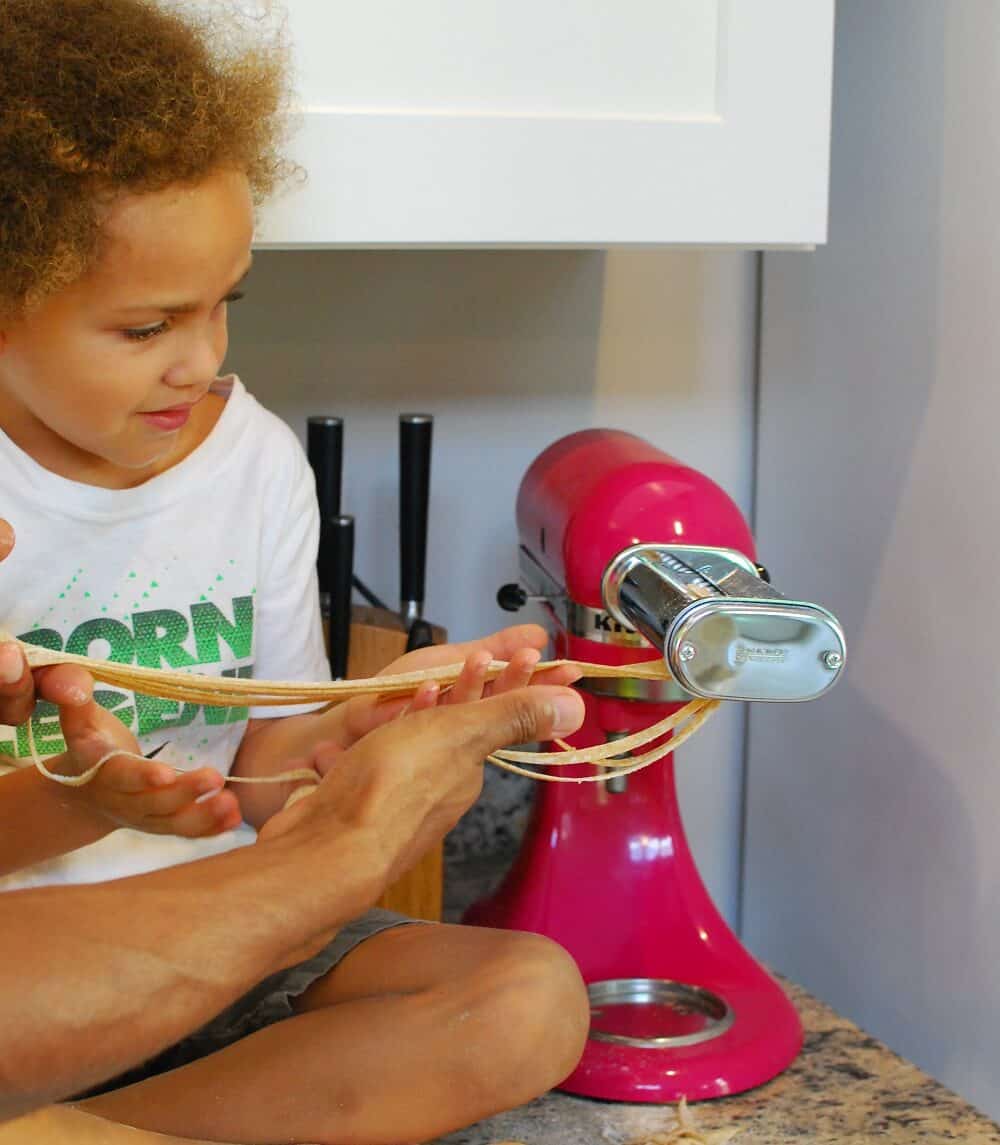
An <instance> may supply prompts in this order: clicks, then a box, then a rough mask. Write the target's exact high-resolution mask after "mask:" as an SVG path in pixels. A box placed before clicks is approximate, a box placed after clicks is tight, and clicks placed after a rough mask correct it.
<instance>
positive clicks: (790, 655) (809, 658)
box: [602, 544, 847, 702]
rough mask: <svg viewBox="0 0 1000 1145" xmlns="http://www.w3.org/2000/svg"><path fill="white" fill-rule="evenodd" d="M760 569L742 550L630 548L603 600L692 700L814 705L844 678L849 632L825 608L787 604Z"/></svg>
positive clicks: (610, 572) (614, 567)
mask: <svg viewBox="0 0 1000 1145" xmlns="http://www.w3.org/2000/svg"><path fill="white" fill-rule="evenodd" d="M762 572H763V570H761V569H759V568H758V566H757V565H755V564H754V563H753V561H751V560H749V559H748V558H747V557H745V556H744V555H743V554H742V553H739V552H737V551H736V550H735V549H715V548H704V547H701V546H696V545H650V544H645V545H633V546H632V547H631V548H628V549H624V550H623V551H622V552H620V553H619V554H618V555H617V556H616V557H615V558H614V559H613V560H612V561H611V563H610V564H609V565H608V567H607V569H606V570H605V572H604V577H603V581H602V595H603V597H604V604H605V607H606V608H607V610H608V612H609V613H610V614H611V615H612V616H613V617H614V619H615V620H616V621H618V623H620V624H623V625H626V626H627V627H629V628H632V629H635V630H636V631H637V632H639V633H640V634H641V635H642V636H644V637H645V638H646V639H647V640H648V641H649V642H650V643H651V644H653V645H654V646H655V647H657V648H659V649H660V650H661V651H662V653H663V657H664V661H665V662H666V665H667V668H668V669H669V670H670V673H671V675H672V676H673V677H674V678H675V680H676V681H677V683H678V684H679V685H680V686H681V687H682V688H683V689H684V690H685V691H687V692H690V693H691V694H692V695H694V696H702V697H704V698H705V699H712V700H771V701H785V702H789V701H801V700H813V699H816V697H817V696H821V695H823V694H824V693H825V692H827V691H829V689H830V688H832V687H833V685H834V684H835V683H836V682H837V680H839V679H840V676H841V675H842V673H843V670H844V663H845V661H846V657H847V646H846V643H845V640H844V632H843V629H842V628H841V626H840V623H839V621H838V620H837V618H836V617H835V616H834V615H833V614H832V613H831V612H828V611H827V610H826V609H825V608H821V607H820V606H819V605H818V604H810V603H808V602H805V601H797V600H788V599H786V598H785V597H784V596H782V595H781V593H779V592H777V591H775V590H774V589H773V588H772V587H771V586H770V584H768V583H767V581H765V580H764V579H763V578H762V576H761V573H762Z"/></svg>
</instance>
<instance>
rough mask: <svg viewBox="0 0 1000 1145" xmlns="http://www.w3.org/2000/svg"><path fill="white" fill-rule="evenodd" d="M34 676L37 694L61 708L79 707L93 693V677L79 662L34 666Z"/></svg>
mask: <svg viewBox="0 0 1000 1145" xmlns="http://www.w3.org/2000/svg"><path fill="white" fill-rule="evenodd" d="M34 676H35V686H36V688H37V691H38V695H39V696H40V697H41V698H42V699H43V700H48V701H49V702H50V703H52V704H58V705H59V707H61V708H63V707H70V708H78V707H81V706H83V705H84V704H86V703H87V701H88V700H89V699H91V697H92V696H93V694H94V677H93V676H91V674H90V673H89V672H88V671H87V670H86V669H85V668H81V667H80V666H79V664H56V665H53V667H51V668H36V669H35V672H34Z"/></svg>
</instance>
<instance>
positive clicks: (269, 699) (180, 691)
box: [0, 630, 719, 786]
mask: <svg viewBox="0 0 1000 1145" xmlns="http://www.w3.org/2000/svg"><path fill="white" fill-rule="evenodd" d="M13 639H14V638H13V637H11V636H9V635H8V634H7V633H5V632H3V631H2V630H0V641H5V640H13ZM17 643H18V644H19V645H20V647H21V649H22V651H23V652H24V654H25V658H26V659H27V661H28V664H29V665H30V666H31V667H32V668H41V667H47V666H50V665H54V664H78V665H80V666H81V667H83V668H86V669H87V671H89V672H90V674H91V675H92V676H93V677H94V679H95V680H98V681H99V682H101V683H104V684H111V685H114V686H117V687H120V688H127V689H129V690H132V691H137V692H142V693H144V694H145V695H148V696H158V697H160V698H162V699H167V700H181V701H188V702H191V703H198V704H207V705H209V706H229V705H232V704H234V703H235V704H241V705H244V706H253V707H260V706H265V705H270V706H282V705H290V704H302V703H310V702H325V703H327V704H337V703H342V702H343V701H345V700H349V699H351V698H352V697H354V696H381V697H393V696H395V697H405V696H407V695H412V694H413V693H414V692H415V691H416V690H417V689H418V688H419V687H420V685H421V684H423V683H425V682H427V681H434V682H436V683H438V684H439V685H440V686H441V687H442V689H446V688H448V687H450V686H451V685H452V684H454V683H455V681H456V680H457V679H458V676H459V673H460V672H461V670H462V665H461V664H448V665H444V666H441V667H437V668H425V669H424V670H423V671H419V672H402V673H398V674H395V675H385V676H373V677H371V678H369V679H365V680H334V681H327V682H324V683H315V684H310V683H303V682H302V681H286V680H254V679H250V680H241V679H235V678H233V677H220V676H204V675H200V674H198V673H195V672H172V671H168V670H166V669H159V668H141V667H136V666H135V665H132V664H117V663H115V662H113V661H111V660H92V659H90V658H89V657H86V656H77V655H74V654H73V653H68V652H53V651H51V650H50V649H48V648H40V647H38V646H36V645H33V644H28V643H25V642H23V641H17ZM567 664H570V665H573V666H574V667H576V668H578V669H579V670H580V671H581V673H582V674H583V676H584V677H588V678H593V677H605V678H608V677H611V678H614V677H619V678H621V677H624V678H630V679H637V678H638V679H644V680H660V679H667V678H668V676H669V674H668V672H667V670H666V667H665V665H664V664H663V662H662V661H661V660H649V661H643V662H641V663H637V664H625V665H620V666H619V665H611V664H589V663H584V662H579V661H574V660H549V661H546V662H543V663H541V664H539V665H538V666H537V667H536V669H535V671H536V672H541V671H544V670H545V669H547V668H555V667H559V666H562V665H567ZM505 667H506V664H505V663H504V662H503V661H499V660H497V661H494V662H493V663H492V664H490V667H489V671H488V679H495V678H496V677H497V676H498V675H499V674H500V673H501V672H502V671H503V669H504V668H505ZM718 706H719V705H718V701H716V700H692V701H691V702H690V703H688V704H685V705H684V706H683V707H682V708H680V709H679V710H678V711H677V712H675V713H674V714H673V715H671V716H669V717H667V718H666V719H663V720H660V721H658V722H657V723H654V724H652V725H651V726H650V727H648V728H646V729H644V730H643V731H641V732H636V733H635V734H633V735H630V736H626V737H625V738H624V739H619V740H615V741H614V742H609V743H604V744H598V745H596V746H595V747H588V748H571V747H570V746H569V745H568V744H564V743H562V742H561V741H560V745H559V746H560V749H561V750H559V751H556V752H530V751H510V750H504V751H497V752H495V753H494V754H493V755H491V756H489V757H488V759H489V761H490V763H493V764H495V765H496V766H497V767H502V768H504V769H505V770H507V771H512V772H515V773H516V774H518V775H527V776H530V778H532V779H537V780H544V781H546V782H550V783H588V782H593V783H600V782H602V781H606V780H607V779H608V778H610V776H611V775H613V774H617V775H627V774H629V773H630V772H633V771H639V770H640V769H641V768H644V767H649V766H650V765H651V764H653V763H656V762H657V761H658V760H660V759H662V758H663V757H664V756H666V755H668V754H669V753H670V752H672V751H673V750H674V749H675V748H677V747H679V746H680V745H681V744H682V743H684V742H685V741H686V740H687V739H689V738H690V737H691V736H692V735H694V734H695V733H696V732H697V731H698V730H699V728H701V727H702V726H703V724H704V723H705V721H706V720H707V719H708V718H709V716H710V715H711V714H712V713H713V712H714V711H715V710H716V708H717V707H718ZM29 729H30V724H29ZM670 733H673V734H672V735H671V738H670V739H668V740H666V741H664V742H661V743H658V744H656V746H655V747H650V745H651V744H653V743H654V742H655V741H657V740H662V738H663V737H664V736H666V735H668V734H670ZM643 748H649V750H647V751H643V750H642V749H643ZM32 752H33V756H32V759H33V762H34V764H35V766H36V767H37V768H38V769H39V770H40V771H41V772H42V774H43V775H45V776H46V777H47V778H49V779H51V780H53V781H54V782H57V783H63V784H65V785H67V786H81V785H82V784H84V783H88V782H89V781H90V780H91V779H93V777H94V776H95V775H96V774H97V772H98V771H99V770H100V769H101V767H103V765H104V764H105V763H106V762H107V760H109V759H111V758H112V757H113V756H115V755H128V754H130V753H128V752H122V751H113V752H109V753H108V754H107V755H106V756H105V757H104V758H103V759H101V760H99V761H98V762H97V763H96V764H95V765H94V766H93V767H92V768H90V769H89V770H88V771H86V772H84V773H83V774H82V775H73V776H66V775H58V774H56V773H54V772H52V771H50V770H49V769H48V768H47V767H46V766H45V763H44V761H43V760H42V759H41V758H40V757H39V756H38V754H37V752H35V751H34V746H33V744H32ZM626 753H629V754H628V755H626ZM623 757H624V758H623ZM573 764H594V765H599V766H598V770H597V771H596V772H595V773H594V774H592V775H583V776H561V775H547V774H545V773H544V772H541V771H533V770H530V768H532V767H542V768H559V767H568V766H570V765H573ZM292 780H307V781H308V780H311V781H313V782H316V775H315V773H314V772H313V771H311V770H310V769H298V770H296V771H288V772H283V773H282V774H281V775H275V776H268V777H266V778H259V779H240V778H239V777H235V776H233V777H230V782H233V783H237V782H243V783H254V782H256V783H282V782H289V781H292Z"/></svg>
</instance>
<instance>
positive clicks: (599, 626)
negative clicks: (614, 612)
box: [593, 610, 635, 636]
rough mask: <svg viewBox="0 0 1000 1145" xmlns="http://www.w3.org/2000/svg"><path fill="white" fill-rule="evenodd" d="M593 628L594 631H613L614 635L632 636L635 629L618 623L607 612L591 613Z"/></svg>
mask: <svg viewBox="0 0 1000 1145" xmlns="http://www.w3.org/2000/svg"><path fill="white" fill-rule="evenodd" d="M593 622H594V623H593V630H594V631H595V632H613V633H614V634H615V635H616V636H634V635H635V631H634V630H633V629H631V628H626V627H625V625H624V624H619V623H618V621H617V620H615V618H614V617H613V616H610V615H609V614H608V613H607V612H597V611H596V610H595V611H594V613H593Z"/></svg>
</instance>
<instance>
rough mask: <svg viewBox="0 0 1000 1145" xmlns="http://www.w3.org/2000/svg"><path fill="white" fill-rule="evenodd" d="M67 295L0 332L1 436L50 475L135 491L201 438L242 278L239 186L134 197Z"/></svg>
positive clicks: (245, 226)
mask: <svg viewBox="0 0 1000 1145" xmlns="http://www.w3.org/2000/svg"><path fill="white" fill-rule="evenodd" d="M104 234H105V238H106V241H105V244H104V249H103V252H102V254H101V257H100V258H99V260H98V262H97V263H96V264H95V266H94V267H93V268H92V269H91V270H90V271H88V273H87V274H86V275H85V276H84V277H83V278H81V279H79V280H78V281H77V282H75V283H74V284H73V285H72V286H70V287H68V288H67V289H65V290H63V291H60V292H58V293H56V294H54V295H52V296H51V297H49V298H47V299H46V300H45V301H44V302H43V303H42V305H41V306H40V307H39V308H37V309H36V310H33V311H32V312H31V313H30V314H29V315H28V316H27V317H24V318H21V319H18V320H16V321H13V322H10V323H7V324H0V426H2V427H3V429H4V431H5V432H6V433H7V434H8V435H9V436H10V437H11V438H12V439H13V440H14V441H15V442H16V443H17V444H18V445H19V446H20V447H21V448H22V449H24V450H25V451H26V452H28V453H29V454H31V455H32V456H33V457H34V458H35V459H36V460H37V461H39V462H40V463H41V464H42V465H44V466H46V468H49V469H52V470H54V471H55V472H58V473H61V474H63V475H64V476H67V477H70V478H72V479H74V480H82V481H86V482H88V483H91V484H95V485H107V486H109V487H127V486H130V485H137V484H140V483H141V482H142V481H145V480H147V479H148V478H149V477H151V476H153V475H155V474H156V473H159V472H162V471H163V470H164V469H167V468H169V467H170V466H171V465H173V464H175V463H176V462H177V461H179V460H180V459H181V458H182V457H184V456H185V455H186V454H187V453H189V452H190V451H191V449H193V448H194V447H195V446H196V445H197V444H198V443H199V441H200V440H201V439H202V438H203V437H204V436H205V434H206V433H207V432H208V429H210V428H211V424H212V422H213V421H214V416H215V415H212V414H211V413H210V407H209V405H208V404H206V403H202V404H201V405H199V404H198V403H199V402H201V399H202V398H203V397H204V396H205V394H206V392H207V390H208V387H209V386H210V385H211V384H212V381H213V379H214V378H215V377H216V376H217V374H218V371H219V367H220V366H221V364H222V360H223V358H224V357H225V353H226V346H227V334H226V302H227V297H228V296H229V295H230V294H231V293H232V292H233V291H234V289H236V287H237V284H238V283H239V282H240V280H241V279H242V278H243V277H244V275H245V274H246V272H247V270H248V269H249V266H250V243H251V239H252V236H253V208H252V203H251V199H250V192H249V188H248V185H247V181H246V178H245V177H244V176H243V175H242V174H240V173H238V172H235V171H222V172H219V173H217V174H214V175H212V176H210V177H209V178H207V179H205V180H204V181H203V182H201V183H199V184H197V185H196V186H193V187H169V188H167V189H166V190H164V191H156V192H149V193H145V194H138V195H131V196H129V197H127V198H123V199H121V200H119V201H117V202H116V204H115V205H114V206H113V207H112V208H111V209H110V211H109V213H108V216H107V222H106V225H105V227H104Z"/></svg>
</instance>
